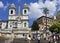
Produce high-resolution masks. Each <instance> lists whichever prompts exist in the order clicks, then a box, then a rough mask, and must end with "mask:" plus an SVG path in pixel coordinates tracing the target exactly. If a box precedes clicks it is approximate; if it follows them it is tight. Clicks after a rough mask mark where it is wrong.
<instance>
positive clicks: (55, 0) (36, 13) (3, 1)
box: [0, 0, 60, 25]
mask: <svg viewBox="0 0 60 43" xmlns="http://www.w3.org/2000/svg"><path fill="white" fill-rule="evenodd" d="M12 3H14V4H15V6H16V14H18V5H20V14H22V7H23V5H24V4H25V3H27V4H28V7H29V24H30V25H32V23H33V21H34V20H36V19H37V18H39V17H41V16H44V14H43V13H42V12H43V8H45V7H47V8H48V9H49V15H48V16H54V15H56V13H57V11H58V10H60V0H0V20H8V15H9V5H10V4H12Z"/></svg>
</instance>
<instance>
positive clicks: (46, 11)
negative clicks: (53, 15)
mask: <svg viewBox="0 0 60 43" xmlns="http://www.w3.org/2000/svg"><path fill="white" fill-rule="evenodd" d="M43 13H44V14H45V16H46V29H47V14H48V13H49V10H48V9H47V8H44V10H43Z"/></svg>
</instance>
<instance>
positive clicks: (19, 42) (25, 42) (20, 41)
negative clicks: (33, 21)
mask: <svg viewBox="0 0 60 43" xmlns="http://www.w3.org/2000/svg"><path fill="white" fill-rule="evenodd" d="M11 43H29V40H26V39H14V40H13V42H11ZM30 43H38V41H37V40H31V41H30ZM40 43H48V41H46V40H43V39H41V40H40ZM58 43H60V41H59V42H58Z"/></svg>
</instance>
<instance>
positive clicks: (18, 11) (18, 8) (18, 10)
mask: <svg viewBox="0 0 60 43" xmlns="http://www.w3.org/2000/svg"><path fill="white" fill-rule="evenodd" d="M18 16H20V6H19V7H18Z"/></svg>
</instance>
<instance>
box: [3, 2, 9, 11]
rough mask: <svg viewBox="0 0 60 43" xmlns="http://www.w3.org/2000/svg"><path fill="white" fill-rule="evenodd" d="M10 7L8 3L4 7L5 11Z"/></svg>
mask: <svg viewBox="0 0 60 43" xmlns="http://www.w3.org/2000/svg"><path fill="white" fill-rule="evenodd" d="M8 6H9V3H8V2H7V4H6V5H5V6H4V10H6V8H7V7H8Z"/></svg>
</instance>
